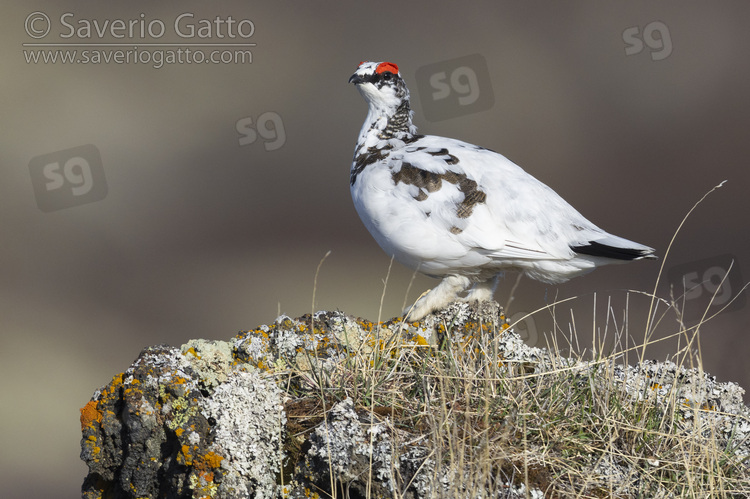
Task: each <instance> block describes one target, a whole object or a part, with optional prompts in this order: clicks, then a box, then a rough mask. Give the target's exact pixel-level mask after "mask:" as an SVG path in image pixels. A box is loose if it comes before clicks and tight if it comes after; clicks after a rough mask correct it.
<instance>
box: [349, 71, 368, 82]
mask: <svg viewBox="0 0 750 499" xmlns="http://www.w3.org/2000/svg"><path fill="white" fill-rule="evenodd" d="M364 81H365V80H364V79H363V78H362V77H361V76H359V75H358V74H357V73H354V74H353V75H352V77H351V78H349V83H354V84H355V85H359V84H360V83H364Z"/></svg>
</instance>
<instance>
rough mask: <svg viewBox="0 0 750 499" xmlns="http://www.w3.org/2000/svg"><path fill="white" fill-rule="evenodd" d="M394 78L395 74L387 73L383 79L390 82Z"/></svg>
mask: <svg viewBox="0 0 750 499" xmlns="http://www.w3.org/2000/svg"><path fill="white" fill-rule="evenodd" d="M392 76H393V73H389V72H387V71H386V72H385V73H383V79H384V80H386V81H388V80H390V79H391V77H392Z"/></svg>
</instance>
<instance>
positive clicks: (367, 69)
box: [349, 61, 409, 116]
mask: <svg viewBox="0 0 750 499" xmlns="http://www.w3.org/2000/svg"><path fill="white" fill-rule="evenodd" d="M349 83H354V84H355V85H356V86H357V90H359V93H361V94H362V96H363V97H364V98H365V100H366V101H367V103H368V104H369V105H370V109H373V110H375V111H377V112H379V113H383V114H385V115H387V116H393V115H394V114H395V113H396V111H397V110H398V109H399V107H401V106H403V105H404V104H406V106H408V104H409V90H408V89H407V88H406V84H405V83H404V80H403V78H401V74H400V73H399V72H398V66H396V65H395V64H393V63H392V62H370V61H363V62H360V63H359V67H358V68H357V71H355V73H354V74H353V75H352V76H351V78H349Z"/></svg>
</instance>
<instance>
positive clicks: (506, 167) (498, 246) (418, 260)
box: [349, 61, 656, 320]
mask: <svg viewBox="0 0 750 499" xmlns="http://www.w3.org/2000/svg"><path fill="white" fill-rule="evenodd" d="M349 82H350V83H354V84H355V85H356V86H357V90H359V92H360V93H361V94H362V96H363V97H364V98H365V100H366V101H367V104H368V105H369V109H368V112H367V117H366V118H365V123H364V125H363V126H362V130H361V131H360V133H359V139H358V140H357V147H356V149H355V152H354V160H353V162H352V168H351V174H350V183H351V193H352V199H353V200H354V206H355V207H356V209H357V213H359V216H360V218H361V219H362V222H364V224H365V226H366V227H367V229H368V230H369V231H370V233H371V234H372V236H373V237H374V238H375V240H376V241H377V242H378V244H379V245H380V246H381V247H382V248H383V250H385V252H386V253H387V254H388V255H393V256H394V257H395V259H396V260H398V261H399V262H401V263H402V264H404V265H406V266H407V267H410V268H412V269H416V270H417V271H419V272H421V273H423V274H426V275H428V276H431V277H436V278H442V281H441V282H440V284H438V285H437V286H436V287H435V288H434V289H432V290H431V291H430V292H429V293H427V294H426V295H424V296H422V297H421V298H420V299H419V300H418V301H417V302H416V303H415V304H414V305H413V306H412V307H410V308H409V309H407V310H406V311H405V313H408V319H409V320H419V319H421V318H423V317H424V316H425V315H427V314H429V313H431V312H433V311H435V310H438V309H441V308H443V307H445V306H446V305H448V304H449V303H451V302H452V301H455V300H458V299H460V300H466V301H474V300H476V301H482V300H489V299H491V298H492V297H493V294H494V292H495V287H496V286H497V280H498V277H499V275H500V274H501V273H502V272H504V271H506V270H511V271H518V272H522V273H524V274H526V275H527V276H529V277H531V278H532V279H536V280H539V281H542V282H545V283H550V284H557V283H561V282H565V281H567V280H568V279H570V278H572V277H576V276H579V275H581V274H585V273H587V272H590V271H591V270H593V269H594V268H595V267H597V266H600V265H605V264H609V263H618V262H627V261H630V260H640V259H644V258H656V257H655V256H654V254H653V253H654V250H653V249H652V248H649V247H648V246H643V245H641V244H638V243H635V242H633V241H629V240H627V239H623V238H621V237H618V236H614V235H612V234H609V233H607V232H605V231H603V230H602V229H600V228H599V227H597V226H596V225H594V224H593V223H591V222H589V221H588V220H587V219H586V218H584V217H583V215H581V214H580V213H578V211H576V210H575V209H574V208H573V207H572V206H570V205H569V204H568V203H567V202H566V201H565V200H564V199H562V198H561V197H560V196H559V195H558V194H557V193H555V191H553V190H552V189H550V188H549V187H547V186H546V185H544V184H543V183H541V182H539V181H538V180H537V179H535V178H534V177H532V176H531V175H529V174H528V173H526V172H525V171H523V170H522V169H521V168H520V167H519V166H517V165H516V164H514V163H513V162H511V161H510V160H508V159H507V158H505V157H504V156H502V155H500V154H498V153H496V152H494V151H491V150H489V149H485V148H483V147H479V146H475V145H472V144H468V143H466V142H462V141H460V140H456V139H450V138H445V137H436V136H432V135H418V134H417V129H416V127H415V126H414V125H413V124H412V114H413V112H412V111H411V109H410V107H409V90H408V89H407V88H406V84H405V83H404V80H403V78H401V74H400V73H399V71H398V67H397V66H396V65H395V64H393V63H390V62H367V61H366V62H362V63H360V65H359V67H358V68H357V71H356V72H355V73H354V74H353V75H352V77H351V78H349ZM469 287H471V289H470V290H469V291H468V293H467V294H466V295H465V296H462V293H463V292H464V291H466V290H468V289H469Z"/></svg>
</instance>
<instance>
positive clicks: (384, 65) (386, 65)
mask: <svg viewBox="0 0 750 499" xmlns="http://www.w3.org/2000/svg"><path fill="white" fill-rule="evenodd" d="M386 71H390V72H391V73H393V74H396V73H398V66H396V65H395V64H393V63H392V62H381V63H380V64H378V67H377V69H375V72H376V73H385V72H386Z"/></svg>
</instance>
